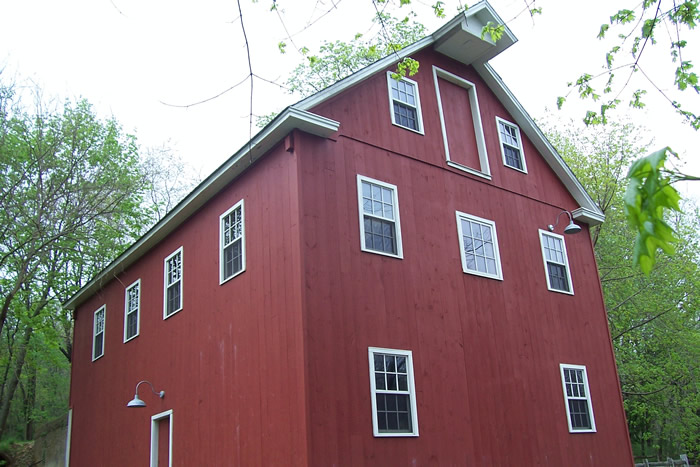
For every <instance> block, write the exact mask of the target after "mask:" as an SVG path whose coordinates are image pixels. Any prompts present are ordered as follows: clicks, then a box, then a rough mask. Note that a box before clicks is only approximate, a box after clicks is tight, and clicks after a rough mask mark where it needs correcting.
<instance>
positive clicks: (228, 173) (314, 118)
mask: <svg viewBox="0 0 700 467" xmlns="http://www.w3.org/2000/svg"><path fill="white" fill-rule="evenodd" d="M339 127H340V123H339V122H336V121H335V120H331V119H329V118H326V117H322V116H320V115H316V114H313V113H311V112H306V111H304V110H301V109H298V108H295V107H287V108H286V109H285V110H284V111H282V113H281V114H279V115H278V116H277V117H276V118H275V119H274V120H273V121H272V122H270V123H269V124H268V125H267V126H266V127H265V128H263V129H262V130H261V131H260V132H259V133H258V134H257V135H256V136H255V137H253V139H252V140H250V141H249V142H248V143H246V144H245V146H243V147H242V148H241V149H239V150H238V152H237V153H235V154H234V155H233V156H231V157H230V158H229V159H228V160H227V161H226V162H224V163H223V164H222V165H221V166H219V168H218V169H216V170H215V171H214V172H213V173H212V174H211V175H209V176H208V177H207V178H206V179H205V180H204V181H203V182H202V183H200V184H199V185H198V186H197V187H196V188H195V189H194V190H193V191H192V192H190V194H189V195H187V196H186V197H185V198H184V199H183V200H182V201H180V203H179V204H178V205H177V206H175V207H174V208H173V209H172V210H171V211H170V212H169V213H168V214H167V215H166V216H165V217H164V218H163V219H161V220H160V222H158V223H157V224H156V225H154V226H153V227H152V228H151V230H149V231H148V232H146V233H145V234H144V235H143V236H142V237H141V238H139V239H138V240H137V241H136V242H135V243H133V244H132V245H131V246H130V247H129V248H128V249H127V250H126V251H124V253H122V254H121V255H120V256H119V257H117V259H115V260H114V261H112V262H111V263H110V264H109V265H108V266H107V267H106V268H105V269H103V270H102V271H101V272H100V273H99V274H97V275H96V276H95V277H94V278H93V279H92V280H91V281H90V282H88V283H87V284H86V285H85V286H83V287H82V288H81V289H80V290H79V291H78V292H76V293H75V295H73V296H72V297H71V298H70V299H68V301H66V302H65V303H64V304H63V307H64V308H66V309H68V310H74V309H75V308H77V307H78V305H80V304H81V303H82V302H84V301H85V300H86V299H87V298H88V297H89V296H91V295H92V294H94V293H95V292H96V291H97V290H99V289H100V288H102V287H103V286H104V285H105V284H107V282H109V281H110V280H112V278H113V277H115V276H116V275H117V274H119V273H121V272H123V271H124V270H125V269H126V268H127V267H129V266H130V265H131V264H133V263H134V262H135V261H136V260H138V259H139V258H141V257H142V256H143V255H144V254H146V252H148V251H149V250H150V249H151V248H153V247H154V246H155V245H156V244H158V242H160V241H161V240H163V239H164V238H165V237H166V236H167V235H168V234H170V233H171V232H172V231H173V230H175V229H176V228H177V227H179V226H180V225H181V224H182V223H183V222H184V221H185V220H186V219H188V218H189V217H190V216H191V215H193V214H194V213H195V212H197V211H198V210H199V208H201V207H202V206H203V205H204V204H205V203H206V202H207V201H209V200H210V199H211V198H212V197H214V195H216V194H217V193H218V192H219V191H221V190H222V189H223V188H224V187H225V186H226V185H228V184H229V183H230V182H231V181H233V180H234V179H236V178H237V177H238V176H239V175H241V174H242V173H243V172H244V171H245V170H246V169H247V168H248V167H250V166H251V165H253V164H254V163H255V162H256V161H257V160H258V159H260V158H261V157H262V156H264V155H265V154H266V153H267V152H268V151H269V150H270V149H272V148H273V147H274V146H275V145H276V144H277V143H279V142H280V141H281V140H282V138H284V137H285V136H286V135H288V134H289V133H290V132H291V131H292V130H295V129H298V130H301V131H303V132H305V133H310V134H312V135H316V136H320V137H321V138H328V137H330V136H331V135H332V134H333V133H335V132H337V131H338V128H339Z"/></svg>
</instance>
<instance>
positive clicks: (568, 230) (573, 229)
mask: <svg viewBox="0 0 700 467" xmlns="http://www.w3.org/2000/svg"><path fill="white" fill-rule="evenodd" d="M564 213H566V215H567V216H569V225H567V226H566V227H565V228H564V233H565V234H569V235H571V234H577V233H579V232H580V231H581V226H580V225H577V224H574V219H573V217H571V213H570V212H569V211H567V210H563V211H562V212H560V213H559V214H557V220H556V222H555V223H554V225H552V224H549V225H548V226H547V227H549V230H550V231H551V232H554V227H556V226H557V224H558V223H559V216H561V215H562V214H564Z"/></svg>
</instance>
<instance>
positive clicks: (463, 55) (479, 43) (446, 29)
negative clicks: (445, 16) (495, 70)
mask: <svg viewBox="0 0 700 467" xmlns="http://www.w3.org/2000/svg"><path fill="white" fill-rule="evenodd" d="M489 23H491V24H493V25H494V26H499V25H502V26H503V35H502V36H501V37H500V38H499V39H498V41H494V40H493V38H492V37H491V34H490V33H488V32H487V33H485V34H483V38H482V31H483V30H484V27H486V25H488V24H489ZM432 38H433V41H434V44H433V48H434V49H435V50H436V51H437V52H440V53H441V54H443V55H447V56H448V57H450V58H453V59H455V60H457V61H459V62H462V63H465V64H475V63H484V62H487V61H489V60H491V59H492V58H493V57H495V56H496V55H498V54H500V53H501V52H503V51H504V50H506V49H507V48H508V47H510V46H511V45H513V44H515V43H516V42H517V39H516V37H515V36H514V35H513V33H512V32H511V30H510V29H508V26H506V25H505V22H504V21H503V20H502V19H501V18H500V17H499V16H498V14H497V13H496V11H495V10H494V9H493V8H492V7H491V5H489V4H488V3H486V2H480V3H477V4H476V5H474V6H473V7H471V8H469V9H468V10H467V11H464V12H462V13H460V14H459V15H457V16H456V17H455V18H453V19H452V20H450V22H449V23H447V24H446V25H445V26H443V27H442V28H440V29H439V30H438V31H437V32H435V33H434V34H433V35H432Z"/></svg>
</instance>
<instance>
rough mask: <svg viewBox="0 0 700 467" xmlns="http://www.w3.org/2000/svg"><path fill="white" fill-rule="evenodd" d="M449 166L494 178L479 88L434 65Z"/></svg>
mask: <svg viewBox="0 0 700 467" xmlns="http://www.w3.org/2000/svg"><path fill="white" fill-rule="evenodd" d="M433 79H434V81H435V93H436V95H437V101H438V111H439V113H440V125H441V127H442V140H443V143H444V145H445V158H446V159H447V165H449V166H450V167H453V168H455V169H459V170H463V171H465V172H469V173H471V174H473V175H478V176H479V177H483V178H487V179H489V180H490V179H491V169H490V168H489V160H488V155H487V153H486V142H485V139H484V128H483V125H482V124H481V113H480V111H479V99H478V97H477V94H476V85H475V84H474V83H472V82H470V81H467V80H466V79H464V78H462V77H460V76H457V75H455V74H453V73H450V72H449V71H445V70H443V69H441V68H438V67H436V66H433Z"/></svg>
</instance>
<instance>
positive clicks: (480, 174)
mask: <svg viewBox="0 0 700 467" xmlns="http://www.w3.org/2000/svg"><path fill="white" fill-rule="evenodd" d="M447 165H449V166H450V167H452V168H453V169H457V170H461V171H462V172H467V173H470V174H472V175H476V176H477V177H481V178H485V179H486V180H491V174H487V173H484V172H479V171H478V170H476V169H472V168H471V167H467V166H466V165H462V164H459V163H457V162H452V161H447Z"/></svg>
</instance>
